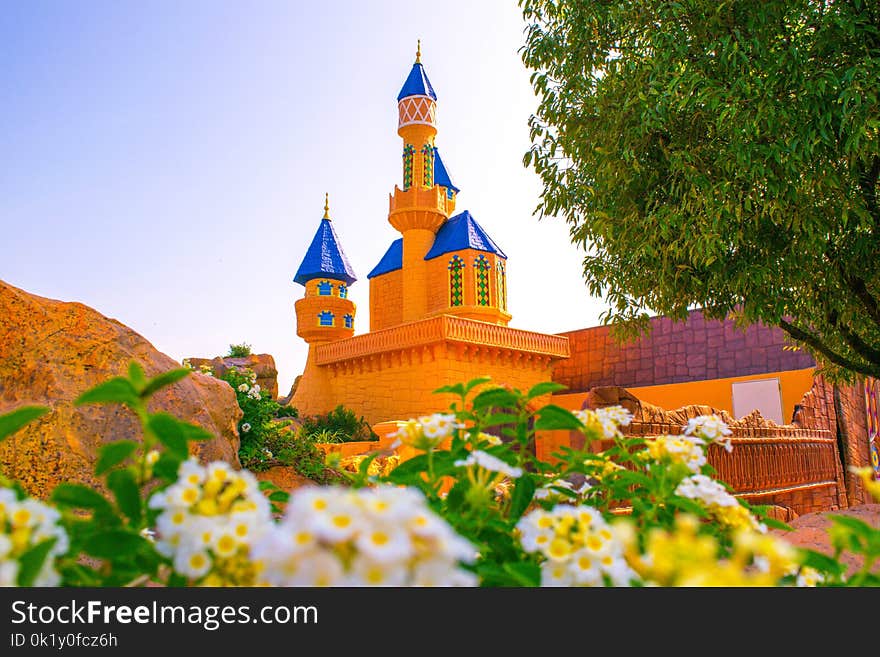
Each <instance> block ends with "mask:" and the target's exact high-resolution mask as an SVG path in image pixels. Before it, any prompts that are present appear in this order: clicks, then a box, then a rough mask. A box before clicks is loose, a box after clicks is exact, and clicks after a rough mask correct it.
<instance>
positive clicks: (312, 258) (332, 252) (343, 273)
mask: <svg viewBox="0 0 880 657" xmlns="http://www.w3.org/2000/svg"><path fill="white" fill-rule="evenodd" d="M314 278H332V279H335V280H339V281H345V283H346V284H347V285H351V284H352V283H354V282H355V281H356V280H357V277H356V276H355V275H354V270H353V269H352V268H351V264H349V262H348V258H346V257H345V252H344V251H343V250H342V246H340V244H339V236H338V235H336V231H335V230H334V229H333V222H332V221H330V195H329V194H327V195H325V197H324V216H323V217H322V219H321V224H320V225H319V226H318V231H317V232H316V233H315V236H314V237H313V238H312V243H311V244H310V245H309V249H308V251H306V255H305V257H304V258H303V260H302V263H301V264H300V266H299V269H298V270H297V271H296V276H295V277H294V279H293V281H294V283H299V284H300V285H305V284H306V283H307V282H308V281H310V280H312V279H314Z"/></svg>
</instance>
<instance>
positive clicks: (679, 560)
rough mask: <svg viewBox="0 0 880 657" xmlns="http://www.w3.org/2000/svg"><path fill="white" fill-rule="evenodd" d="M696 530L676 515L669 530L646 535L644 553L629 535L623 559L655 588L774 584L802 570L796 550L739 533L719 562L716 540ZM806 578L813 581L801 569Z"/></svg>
mask: <svg viewBox="0 0 880 657" xmlns="http://www.w3.org/2000/svg"><path fill="white" fill-rule="evenodd" d="M700 528H701V523H700V521H699V519H698V518H696V517H694V516H691V515H687V514H681V515H679V516H677V517H676V522H675V527H674V528H672V529H671V530H667V529H660V528H655V529H652V530H650V531H649V532H648V534H647V536H646V539H645V548H644V552H639V550H638V548H637V546H636V543H637V541H636V538H635V533H634V532H632V534H631V536H630V539H629V540H628V541H627V544H626V557H627V560H628V562H629V564H630V565H631V566H632V567H633V569H634V570H635V571H636V572H637V573H638V574H639V575H640V576H641V577H642V578H643V579H644V581H645V582H646V583H647V584H651V585H656V586H775V585H778V584H779V582H780V581H781V580H782V578H784V577H785V576H787V575H792V574H794V573H798V572H799V570H802V569H800V564H799V558H798V553H797V551H796V550H795V548H793V547H792V546H791V545H790V544H789V543H787V542H786V541H784V540H782V539H779V538H776V537H774V536H771V535H768V534H760V533H758V532H755V531H753V530H751V529H741V530H739V531H736V532H735V533H734V535H733V547H732V551H731V553H730V555H729V556H727V557H724V558H722V554H723V550H722V546H721V544H720V543H719V541H718V539H717V538H716V537H715V536H713V535H711V534H710V533H701V532H700ZM808 580H811V581H813V582H815V580H816V578H815V577H813V576H811V575H810V573H809V571H805V575H804V582H805V583H807V581H808Z"/></svg>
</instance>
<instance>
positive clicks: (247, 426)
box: [241, 422, 251, 433]
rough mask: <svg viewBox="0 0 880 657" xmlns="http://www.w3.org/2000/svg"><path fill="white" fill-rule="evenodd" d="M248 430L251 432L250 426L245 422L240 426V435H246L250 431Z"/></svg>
mask: <svg viewBox="0 0 880 657" xmlns="http://www.w3.org/2000/svg"><path fill="white" fill-rule="evenodd" d="M250 430H251V425H250V423H248V422H245V423H244V424H242V425H241V432H242V433H247V432H248V431H250Z"/></svg>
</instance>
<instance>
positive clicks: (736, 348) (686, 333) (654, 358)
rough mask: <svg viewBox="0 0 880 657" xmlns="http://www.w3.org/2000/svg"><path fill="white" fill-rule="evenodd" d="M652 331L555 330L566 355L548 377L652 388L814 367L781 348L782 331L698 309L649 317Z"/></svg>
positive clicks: (802, 355)
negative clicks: (635, 334) (633, 334)
mask: <svg viewBox="0 0 880 657" xmlns="http://www.w3.org/2000/svg"><path fill="white" fill-rule="evenodd" d="M651 327H652V330H651V332H650V333H648V334H647V335H644V336H642V337H641V338H638V339H636V340H634V341H631V342H628V343H626V344H619V343H617V342H616V341H615V340H614V339H613V338H612V337H611V334H610V327H608V326H594V327H592V328H586V329H580V330H577V331H569V332H567V333H560V335H564V336H566V337H568V339H569V345H570V347H571V358H569V359H568V360H563V361H559V362H558V363H556V365H555V367H554V370H553V380H554V381H557V382H559V383H562V384H564V385H566V386H568V388H569V390H570V391H571V392H582V391H585V390H589V389H590V388H593V387H596V386H612V385H614V386H623V387H637V386H651V385H662V384H670V383H684V382H687V381H703V380H706V379H723V378H728V377H734V376H748V375H752V374H763V373H766V372H783V371H787V370H798V369H805V368H808V367H814V366H815V364H816V363H815V361H814V360H813V358H812V357H811V356H810V355H809V354H807V353H806V352H803V351H784V350H783V346H784V345H785V341H784V338H783V336H784V333H783V332H782V330H781V329H778V328H775V327H769V326H764V325H762V324H752V325H751V326H749V327H747V328H746V329H744V330H743V329H739V328H737V327H736V326H735V325H734V323H733V321H732V320H726V321H717V320H709V319H705V318H704V317H703V315H702V313H701V312H700V311H698V310H696V311H693V312H692V313H691V315H690V317H689V319H688V320H687V321H686V322H673V321H672V320H671V319H669V318H668V317H655V318H653V319H652V320H651Z"/></svg>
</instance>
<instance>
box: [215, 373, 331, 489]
mask: <svg viewBox="0 0 880 657" xmlns="http://www.w3.org/2000/svg"><path fill="white" fill-rule="evenodd" d="M222 378H223V380H224V381H226V382H227V383H228V384H229V385H230V386H232V389H233V390H234V391H235V398H236V400H237V401H238V405H239V407H240V408H241V410H242V413H243V415H242V418H241V420H240V421H239V423H238V432H239V436H240V437H241V445H240V446H239V450H238V457H239V460H240V461H241V464H242V466H243V467H245V468H247V469H249V470H253V471H255V472H259V471H261V470H266V469H268V468H269V467H271V466H273V465H289V466H292V467H294V468H296V470H297V472H299V473H301V474H302V475H304V476H306V477H308V478H310V479H312V480H314V481H316V482H318V483H322V484H326V483H332V482H334V481H338V480H339V479H340V477H339V476H337V475H336V474H335V473H334V472H333V471H332V470H330V469H328V468H327V467H326V466H325V464H324V453H323V452H322V451H321V450H320V449H318V447H317V446H316V445H315V442H317V441H316V440H314V438H313V437H310V436H305V435H303V433H302V432H301V431H299V432H298V431H296V430H295V428H294V427H293V426H292V424H293V418H296V416H297V415H298V413H297V412H296V409H290V408H289V407H284V406H282V405H281V404H279V403H278V402H277V401H275V400H274V399H272V398H271V396H270V395H268V394H266V392H265V391H264V390H262V389H261V388H260V385H259V384H258V383H257V382H256V380H257V377H256V374H254V372H253V371H251V370H249V369H245V370H239V369H238V368H236V367H231V368H230V369H229V370H228V371H227V372H226V373H225V374H224V375H223V377H222Z"/></svg>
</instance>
